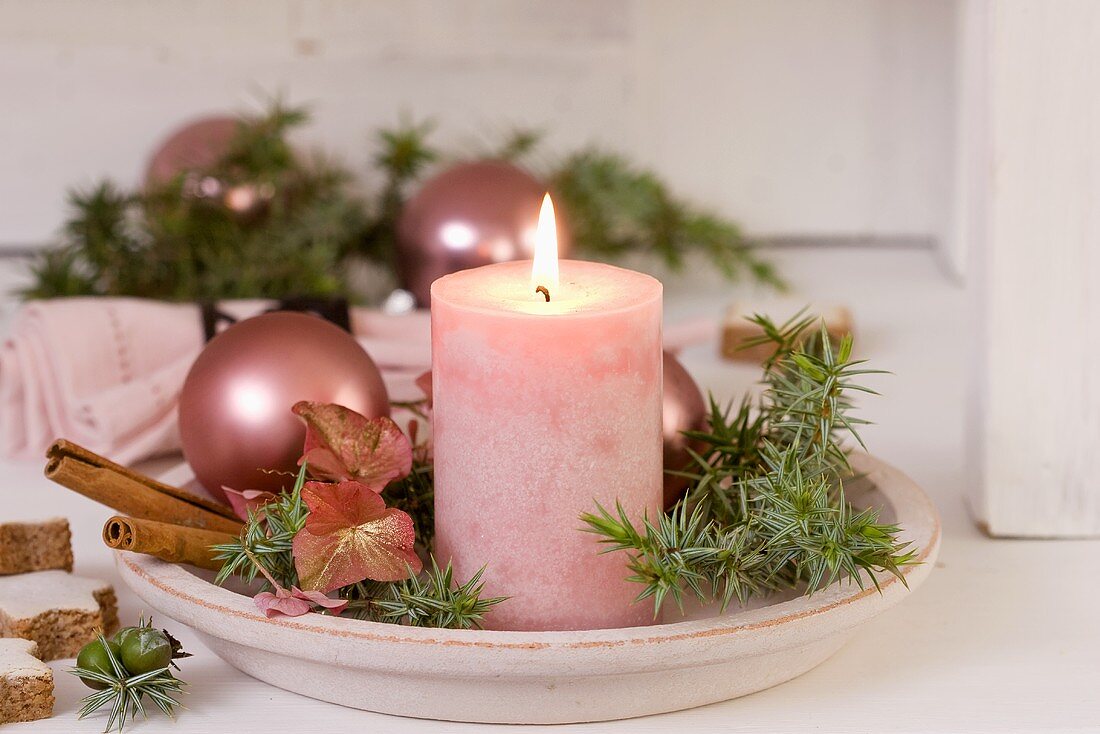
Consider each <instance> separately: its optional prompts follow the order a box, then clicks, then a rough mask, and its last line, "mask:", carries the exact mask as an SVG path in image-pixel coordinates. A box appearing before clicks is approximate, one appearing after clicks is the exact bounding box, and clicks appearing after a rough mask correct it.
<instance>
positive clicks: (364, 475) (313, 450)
mask: <svg viewBox="0 0 1100 734" xmlns="http://www.w3.org/2000/svg"><path fill="white" fill-rule="evenodd" d="M293 411H294V414H295V415H297V416H298V417H300V418H301V419H302V420H303V421H305V424H306V440H305V448H304V454H305V455H304V456H303V461H306V462H309V469H310V473H311V474H312V475H313V476H314V477H316V478H318V479H328V480H332V481H342V480H345V479H355V480H357V481H360V482H363V483H364V484H367V485H370V486H371V488H372V489H374V491H376V492H381V491H382V490H383V489H385V487H386V485H387V484H389V483H390V482H392V481H393V480H395V479H400V478H401V477H404V476H407V475H408V473H409V471H411V469H412V446H411V445H410V444H409V439H408V438H407V437H406V436H405V434H404V433H402V432H401V429H400V428H399V427H398V426H397V424H396V423H394V422H393V420H391V419H390V418H389V417H385V416H382V417H378V418H367V417H366V416H363V415H360V414H359V413H356V412H355V411H354V410H351V409H349V408H345V407H344V406H342V405H336V404H333V403H314V402H309V401H302V402H299V403H296V404H295V405H294V408H293Z"/></svg>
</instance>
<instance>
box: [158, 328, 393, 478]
mask: <svg viewBox="0 0 1100 734" xmlns="http://www.w3.org/2000/svg"><path fill="white" fill-rule="evenodd" d="M299 400H316V401H322V402H330V403H339V404H340V405H343V406H346V407H348V408H351V409H352V410H355V411H358V412H359V413H362V414H363V415H365V416H368V417H376V416H382V415H389V410H390V407H389V397H388V396H387V394H386V386H385V384H384V383H383V382H382V375H381V374H380V373H379V372H378V368H377V367H376V366H375V364H374V361H373V360H371V358H370V357H369V356H368V355H367V353H366V352H365V351H363V348H362V347H361V346H359V343H358V342H356V341H355V339H354V338H353V337H352V336H351V335H350V334H348V333H347V332H346V331H344V330H343V329H341V328H340V327H338V326H335V325H333V324H331V323H329V322H328V321H325V320H323V319H321V318H319V317H317V316H311V315H307V314H303V313H291V312H278V313H270V314H264V315H263V316H257V317H255V318H251V319H247V320H245V321H242V322H240V323H239V324H236V325H234V326H231V327H230V328H229V329H227V330H226V331H224V332H222V333H221V334H219V335H217V336H215V337H214V338H213V339H212V340H211V341H210V343H209V344H208V345H207V346H206V348H205V349H204V350H203V351H202V353H201V354H199V357H198V359H196V360H195V364H194V365H192V367H191V371H190V372H189V373H188V375H187V380H186V382H184V385H183V391H182V392H181V393H180V401H179V427H180V439H181V442H182V444H183V454H184V456H185V457H186V459H187V461H188V463H189V464H190V465H191V468H192V469H193V470H194V472H195V476H196V478H198V480H199V482H200V483H201V484H202V485H203V486H204V487H206V488H207V489H208V490H210V491H211V492H213V493H214V494H215V495H216V496H222V495H223V493H222V491H221V487H222V485H225V486H227V487H232V488H233V489H240V490H244V489H265V490H270V491H278V490H279V489H281V488H283V487H284V486H287V485H288V484H289V483H290V481H291V480H290V479H289V478H288V477H286V476H280V475H277V474H269V473H265V472H264V471H262V470H263V469H274V470H278V471H283V472H293V471H295V470H296V468H297V467H296V464H297V461H298V458H299V457H300V456H301V455H302V442H303V441H304V439H305V427H304V425H303V424H302V422H301V420H300V419H299V418H298V417H297V416H295V415H294V414H293V413H291V412H290V409H291V407H293V405H294V404H295V403H297V402H298V401H299Z"/></svg>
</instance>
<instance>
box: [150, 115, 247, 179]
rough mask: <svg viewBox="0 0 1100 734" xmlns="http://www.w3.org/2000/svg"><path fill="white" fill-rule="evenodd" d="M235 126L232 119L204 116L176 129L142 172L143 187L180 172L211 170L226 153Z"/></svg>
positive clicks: (220, 116) (234, 119)
mask: <svg viewBox="0 0 1100 734" xmlns="http://www.w3.org/2000/svg"><path fill="white" fill-rule="evenodd" d="M238 124H239V123H238V121H237V119H236V118H234V117H226V116H223V115H218V116H213V117H203V118H201V119H198V120H195V121H193V122H189V123H187V124H186V125H184V126H183V127H180V128H177V129H176V130H175V131H173V132H172V134H171V135H169V136H168V138H167V139H166V140H165V141H164V142H162V143H161V144H160V146H158V147H157V149H156V151H155V152H154V153H153V156H152V158H150V160H149V167H148V168H147V169H146V171H145V186H146V187H147V188H149V187H155V186H160V185H163V184H166V183H168V182H169V181H171V180H172V179H173V178H175V177H176V176H178V175H179V174H181V173H185V172H187V171H197V170H203V169H208V168H210V167H211V166H213V165H214V164H215V163H217V162H218V160H220V159H221V157H222V156H224V155H225V154H226V151H228V150H229V143H230V141H231V140H233V136H235V135H236V134H237V127H238ZM208 185H213V184H212V183H210V184H208Z"/></svg>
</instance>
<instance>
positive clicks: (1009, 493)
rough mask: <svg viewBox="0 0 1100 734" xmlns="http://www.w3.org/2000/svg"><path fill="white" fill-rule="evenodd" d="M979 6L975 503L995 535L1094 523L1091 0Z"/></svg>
mask: <svg viewBox="0 0 1100 734" xmlns="http://www.w3.org/2000/svg"><path fill="white" fill-rule="evenodd" d="M979 16H982V17H984V21H985V28H986V32H984V33H983V32H977V33H974V34H973V39H972V40H974V41H975V42H977V44H978V45H979V46H980V45H981V44H982V43H983V42H984V43H986V44H987V46H986V48H985V49H982V48H980V47H976V48H971V49H970V50H969V51H968V53H975V54H977V55H978V58H984V59H985V63H986V64H987V65H988V66H987V68H986V72H985V73H986V74H987V76H988V81H987V94H988V100H987V102H986V106H987V109H986V113H987V114H984V115H976V116H974V118H973V119H975V120H981V121H982V122H981V124H982V126H983V127H984V130H983V131H981V132H982V133H983V134H981V135H977V136H975V137H974V139H975V140H978V141H980V144H983V145H984V146H985V162H986V167H985V170H986V172H987V173H986V180H985V182H984V185H982V186H979V187H976V189H975V190H974V191H972V197H971V199H970V201H969V202H964V203H963V206H964V207H966V208H967V209H968V210H969V211H971V212H977V213H978V215H977V218H978V220H979V221H977V222H975V223H973V224H974V226H973V227H972V232H973V233H974V234H975V239H976V242H975V245H976V247H975V251H974V255H975V257H974V261H973V263H972V265H973V268H972V272H973V273H974V275H975V276H976V281H977V283H976V288H975V295H976V311H977V314H978V321H979V328H978V332H977V339H976V347H977V358H976V360H975V362H974V364H975V375H974V376H975V384H974V386H973V387H974V400H975V402H974V405H973V408H974V410H973V415H974V423H973V426H972V429H973V430H972V434H971V435H972V437H973V440H974V444H973V446H972V451H970V452H969V453H970V455H971V456H972V457H973V459H974V466H973V468H974V470H975V479H976V481H975V483H974V485H973V486H974V489H975V492H974V494H973V496H972V498H971V499H972V503H971V504H972V507H973V509H974V511H975V513H976V515H977V516H978V518H979V520H980V521H981V522H982V523H983V524H984V525H985V526H986V527H987V528H988V530H989V532H991V533H992V534H994V535H1000V536H1038V537H1046V536H1078V535H1100V329H1098V324H1100V282H1098V281H1100V3H1096V2H1091V1H1090V0H1067V1H1065V2H1058V3H1047V2H1042V1H1038V0H1036V1H1029V2H1022V1H1016V2H1005V3H996V4H993V5H991V6H988V8H987V12H984V14H983V13H979Z"/></svg>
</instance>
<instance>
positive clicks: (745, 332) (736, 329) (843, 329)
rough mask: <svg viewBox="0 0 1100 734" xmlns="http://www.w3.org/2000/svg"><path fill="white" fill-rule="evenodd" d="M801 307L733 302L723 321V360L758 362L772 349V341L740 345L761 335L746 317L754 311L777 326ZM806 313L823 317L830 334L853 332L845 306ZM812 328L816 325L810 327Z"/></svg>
mask: <svg viewBox="0 0 1100 734" xmlns="http://www.w3.org/2000/svg"><path fill="white" fill-rule="evenodd" d="M799 308H800V307H797V306H791V305H788V306H785V307H775V308H768V307H766V306H764V305H761V306H757V307H750V306H749V304H743V303H735V304H733V305H732V306H730V308H729V311H727V312H726V319H725V321H724V322H723V324H722V343H721V354H722V357H723V358H725V359H730V360H735V361H738V362H752V363H754V364H759V363H760V362H763V361H764V360H765V359H767V358H768V357H770V356H771V354H772V352H773V351H774V349H773V347H772V345H771V343H770V342H769V343H767V344H759V345H757V346H753V347H748V348H746V349H742V348H741V345H742V344H744V343H745V341H746V340H748V339H755V338H756V337H758V336H762V335H763V334H764V331H763V330H762V329H761V328H760V327H759V326H757V325H756V324H754V323H752V322H751V321H749V320H748V319H749V318H751V317H752V315H753V314H754V313H761V314H764V315H766V316H768V318H770V319H771V320H772V321H773V322H775V324H776V325H779V324H782V323H783V322H784V321H786V320H787V319H789V318H790V317H792V316H794V315H795V314H796V313H798V311H799ZM806 315H807V316H816V317H818V318H819V319H824V320H825V329H826V330H827V331H828V332H829V337H830V338H831V339H832V340H833V341H834V342H836V341H839V340H840V339H842V338H843V337H844V335H845V334H849V333H851V331H852V315H851V313H849V311H848V309H847V308H845V307H844V306H829V307H822V308H814V307H810V308H807V309H806ZM812 328H813V329H814V330H815V331H816V330H817V328H818V327H817V326H816V325H815V326H814V327H812Z"/></svg>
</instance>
